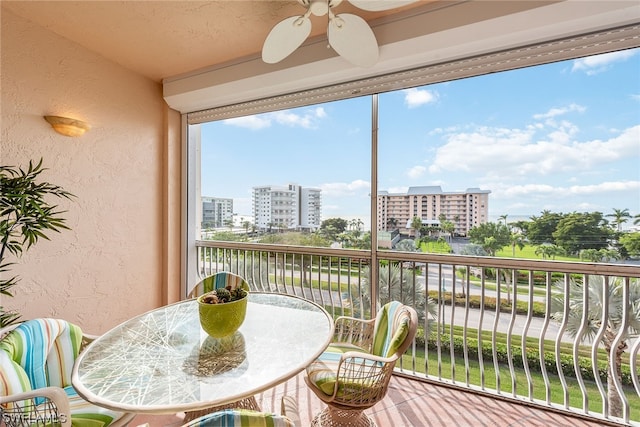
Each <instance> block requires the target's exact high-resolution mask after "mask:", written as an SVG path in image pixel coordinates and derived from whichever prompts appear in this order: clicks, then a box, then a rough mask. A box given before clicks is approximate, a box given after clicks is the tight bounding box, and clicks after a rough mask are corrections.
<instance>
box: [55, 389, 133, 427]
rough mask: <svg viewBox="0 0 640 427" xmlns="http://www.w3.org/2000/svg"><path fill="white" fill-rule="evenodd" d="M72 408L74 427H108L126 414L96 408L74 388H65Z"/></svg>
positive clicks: (72, 423)
mask: <svg viewBox="0 0 640 427" xmlns="http://www.w3.org/2000/svg"><path fill="white" fill-rule="evenodd" d="M64 391H65V393H67V397H68V398H69V407H70V408H71V425H72V426H74V427H76V426H77V427H106V426H108V425H109V424H112V423H113V422H114V421H116V420H118V419H120V418H122V417H123V416H124V415H125V414H124V413H122V412H116V411H112V410H110V409H106V408H102V407H100V406H95V405H93V404H91V403H89V402H87V401H86V400H84V399H83V398H81V397H80V396H78V393H76V391H75V390H74V388H73V387H71V386H69V387H65V388H64Z"/></svg>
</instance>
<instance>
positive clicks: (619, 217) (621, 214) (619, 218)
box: [606, 208, 631, 231]
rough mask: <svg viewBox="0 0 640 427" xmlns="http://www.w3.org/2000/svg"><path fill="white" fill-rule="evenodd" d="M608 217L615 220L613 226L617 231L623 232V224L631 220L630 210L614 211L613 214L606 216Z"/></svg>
mask: <svg viewBox="0 0 640 427" xmlns="http://www.w3.org/2000/svg"><path fill="white" fill-rule="evenodd" d="M606 216H608V217H611V218H613V221H612V223H613V225H615V226H616V230H618V231H622V224H624V223H625V222H627V220H628V219H629V218H631V214H630V213H629V209H615V208H614V209H613V213H612V214H609V215H606Z"/></svg>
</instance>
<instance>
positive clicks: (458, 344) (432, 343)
mask: <svg viewBox="0 0 640 427" xmlns="http://www.w3.org/2000/svg"><path fill="white" fill-rule="evenodd" d="M449 338H450V337H449V335H441V336H440V345H441V349H442V351H445V352H448V351H450V350H451V342H450V339H449ZM424 340H425V337H424V331H423V330H422V329H419V330H418V332H417V334H416V344H417V345H418V347H422V348H424V344H425V341H424ZM453 347H454V354H455V355H456V356H460V357H463V356H464V348H465V347H464V340H463V339H462V337H454V338H453ZM428 349H429V350H430V351H436V350H437V337H436V335H435V333H432V334H431V335H430V337H429V343H428ZM481 351H482V357H483V359H484V360H486V361H490V362H492V361H493V352H494V346H493V344H492V343H491V341H484V340H483V342H482V348H481ZM495 353H496V358H497V361H498V363H508V362H509V358H508V352H507V345H506V344H505V343H501V342H497V343H496V345H495ZM467 354H468V356H469V357H471V358H477V357H478V340H477V339H475V338H467ZM511 355H512V358H513V364H514V366H516V367H520V368H523V367H524V360H523V357H522V348H521V347H519V346H511ZM526 360H527V365H528V366H529V369H531V370H533V371H537V372H542V367H541V362H540V352H539V351H538V349H537V348H533V347H529V348H527V351H526ZM543 363H544V366H545V369H546V371H547V373H548V374H558V365H557V364H556V355H555V352H552V351H549V352H547V351H545V352H544V357H543ZM559 365H560V370H561V371H562V373H563V374H564V375H565V376H567V377H573V378H575V377H576V372H575V366H576V364H575V361H574V359H573V355H569V354H561V355H560V359H559ZM578 369H579V371H580V375H581V376H582V379H583V380H586V381H593V380H595V376H594V372H593V369H592V363H591V359H590V358H585V357H578ZM621 371H622V372H621V375H622V384H623V385H627V386H633V380H632V378H631V369H630V367H629V365H627V364H623V365H622V367H621ZM598 376H599V377H600V379H601V380H602V381H603V382H606V381H607V363H606V361H599V362H598Z"/></svg>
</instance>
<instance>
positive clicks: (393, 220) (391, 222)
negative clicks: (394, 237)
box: [387, 218, 398, 230]
mask: <svg viewBox="0 0 640 427" xmlns="http://www.w3.org/2000/svg"><path fill="white" fill-rule="evenodd" d="M397 225H398V220H397V219H396V218H389V219H388V220H387V227H388V228H391V229H392V230H395V228H396V226H397Z"/></svg>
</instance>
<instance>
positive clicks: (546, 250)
mask: <svg viewBox="0 0 640 427" xmlns="http://www.w3.org/2000/svg"><path fill="white" fill-rule="evenodd" d="M535 254H536V255H542V259H547V258H549V259H556V255H564V254H565V250H564V249H562V248H561V247H560V246H558V245H551V244H544V245H540V246H538V247H537V248H536V251H535Z"/></svg>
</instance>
